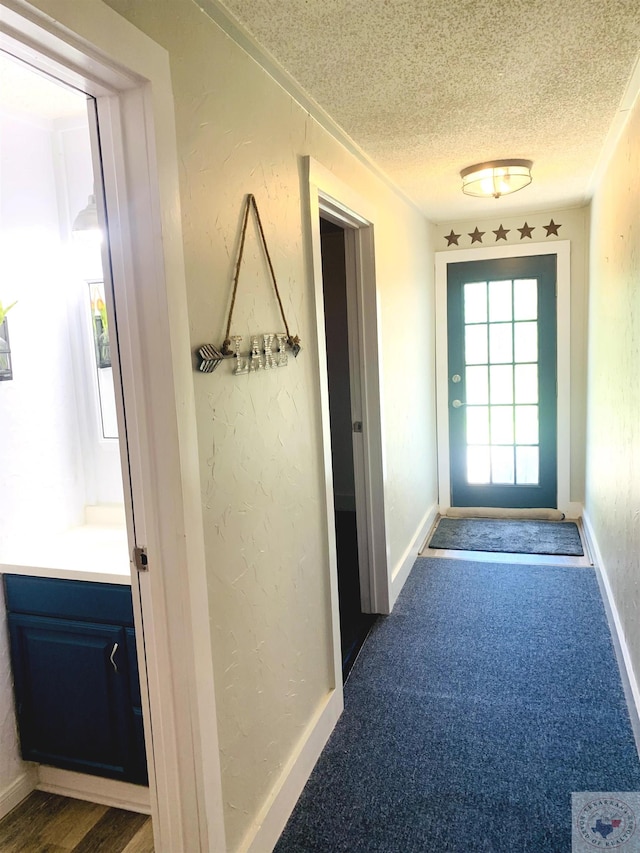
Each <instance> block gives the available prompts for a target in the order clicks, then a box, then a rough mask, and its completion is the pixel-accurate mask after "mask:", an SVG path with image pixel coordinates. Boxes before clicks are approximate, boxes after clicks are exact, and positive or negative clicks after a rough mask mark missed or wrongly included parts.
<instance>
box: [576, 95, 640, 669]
mask: <svg viewBox="0 0 640 853" xmlns="http://www.w3.org/2000/svg"><path fill="white" fill-rule="evenodd" d="M638 140H640V105H639V104H636V108H635V111H634V113H633V114H632V116H631V118H630V120H629V123H628V125H627V127H626V130H625V133H624V135H623V137H622V139H621V140H620V142H619V144H618V146H617V149H616V151H615V153H614V155H613V157H612V160H611V162H610V164H609V167H608V169H607V172H606V173H605V175H604V177H603V180H602V182H601V185H600V187H599V189H598V192H597V193H596V195H595V198H594V200H593V204H592V217H591V258H590V266H591V269H590V298H589V405H588V430H587V501H586V508H587V511H588V513H589V516H590V518H591V521H592V524H593V528H594V531H595V534H596V538H597V541H598V544H599V546H600V550H601V552H602V556H603V560H604V563H605V566H606V570H607V573H608V575H609V579H610V581H611V586H612V589H613V593H614V597H615V600H616V604H617V608H618V611H619V613H620V618H621V620H622V625H623V628H624V632H625V635H626V639H627V643H628V645H629V650H630V652H631V657H632V660H633V663H634V668H635V672H636V677H639V676H640V618H639V615H640V614H639V613H638V609H639V602H640V557H639V555H640V382H639V380H638V377H639V375H640V142H639V141H638Z"/></svg>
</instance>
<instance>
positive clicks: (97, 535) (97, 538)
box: [0, 524, 131, 585]
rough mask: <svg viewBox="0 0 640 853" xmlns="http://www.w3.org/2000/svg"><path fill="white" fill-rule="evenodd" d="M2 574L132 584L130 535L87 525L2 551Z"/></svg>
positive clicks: (0, 563)
mask: <svg viewBox="0 0 640 853" xmlns="http://www.w3.org/2000/svg"><path fill="white" fill-rule="evenodd" d="M0 574H14V575H15V574H18V575H32V576H34V577H50V578H62V579H65V580H87V581H94V582H95V581H98V582H101V583H118V584H125V585H130V584H131V566H130V562H129V547H128V544H127V531H126V530H125V529H124V528H122V527H108V526H101V525H91V524H86V525H83V526H82V527H73V528H71V529H70V530H67V531H65V532H64V533H58V534H55V535H54V536H43V537H41V538H39V539H38V538H36V537H33V541H25V540H24V539H23V540H21V541H20V543H19V545H14V546H11V545H9V546H6V547H5V548H3V549H2V551H0Z"/></svg>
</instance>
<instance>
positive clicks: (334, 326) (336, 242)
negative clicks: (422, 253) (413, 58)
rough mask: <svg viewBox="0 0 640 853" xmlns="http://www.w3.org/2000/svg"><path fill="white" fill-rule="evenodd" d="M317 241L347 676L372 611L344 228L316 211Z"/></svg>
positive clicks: (368, 625)
mask: <svg viewBox="0 0 640 853" xmlns="http://www.w3.org/2000/svg"><path fill="white" fill-rule="evenodd" d="M320 241H321V249H322V279H323V293H324V317H325V333H326V339H327V373H328V381H329V415H330V424H331V456H332V463H333V494H334V506H335V525H336V547H337V558H338V597H339V604H340V637H341V647H342V673H343V677H344V678H345V679H346V677H347V675H348V674H349V671H350V670H351V667H352V666H353V663H354V661H355V659H356V656H357V654H358V652H359V651H360V648H361V647H362V644H363V643H364V641H365V639H366V637H367V634H368V633H369V631H370V630H371V626H372V625H373V623H374V622H375V620H376V618H377V617H376V616H375V615H374V614H371V613H363V612H362V607H361V603H360V566H359V562H358V532H357V517H356V497H355V495H356V489H355V473H354V462H353V421H352V407H351V385H352V383H351V375H350V360H349V320H348V310H347V269H346V255H345V231H344V229H343V228H342V227H340V226H339V225H336V224H335V223H333V222H330V221H329V220H327V219H323V218H322V217H320Z"/></svg>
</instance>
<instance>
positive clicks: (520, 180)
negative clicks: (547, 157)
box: [460, 160, 533, 198]
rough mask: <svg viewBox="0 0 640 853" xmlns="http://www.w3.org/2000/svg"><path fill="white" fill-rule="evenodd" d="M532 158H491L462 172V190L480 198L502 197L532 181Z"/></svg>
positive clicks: (466, 193)
mask: <svg viewBox="0 0 640 853" xmlns="http://www.w3.org/2000/svg"><path fill="white" fill-rule="evenodd" d="M532 166H533V162H532V161H531V160H490V161H489V162H488V163H477V164H476V165H475V166H467V168H466V169H463V170H462V171H461V172H460V177H461V178H462V192H463V193H465V195H475V196H479V197H480V198H490V197H491V196H493V198H500V196H501V195H509V193H515V192H517V191H518V190H521V189H524V187H526V186H528V185H529V184H530V183H531V167H532Z"/></svg>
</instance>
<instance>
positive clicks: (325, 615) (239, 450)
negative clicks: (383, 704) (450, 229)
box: [109, 0, 436, 850]
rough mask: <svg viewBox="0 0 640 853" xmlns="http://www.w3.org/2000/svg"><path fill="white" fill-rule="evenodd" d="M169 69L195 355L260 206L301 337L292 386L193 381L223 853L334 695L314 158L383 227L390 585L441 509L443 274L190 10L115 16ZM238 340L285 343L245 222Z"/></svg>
mask: <svg viewBox="0 0 640 853" xmlns="http://www.w3.org/2000/svg"><path fill="white" fill-rule="evenodd" d="M109 5H110V6H112V7H113V8H114V9H115V10H116V11H119V12H120V13H121V14H123V15H124V16H125V17H126V18H128V19H129V20H131V21H132V22H133V23H134V24H135V25H136V26H138V27H139V28H140V29H142V30H143V31H144V32H146V33H147V34H148V35H149V36H151V38H153V39H154V40H155V41H157V42H159V43H160V44H161V45H163V46H164V47H165V48H166V49H167V50H168V52H169V55H170V60H171V68H172V78H173V87H174V94H175V103H176V117H177V127H178V140H177V141H178V149H179V161H180V169H181V208H182V217H183V218H182V227H183V234H184V249H185V262H186V277H187V282H188V288H189V291H188V298H189V304H190V319H191V330H192V343H193V346H194V347H195V346H197V345H201V344H202V343H204V342H208V341H211V342H214V343H216V344H220V343H221V342H222V338H223V337H224V325H225V316H226V311H227V310H228V304H229V298H230V287H231V278H232V273H233V262H234V257H235V251H236V247H237V241H238V236H239V225H240V215H241V209H242V204H243V200H244V197H245V194H246V193H248V192H253V193H255V195H256V197H257V201H258V205H259V207H260V211H261V214H262V219H263V223H264V227H265V231H266V234H267V239H268V242H269V245H270V248H271V252H272V256H273V260H274V266H275V270H276V274H277V277H278V281H279V283H280V286H281V289H282V294H283V301H284V306H285V310H286V312H287V316H288V318H289V322H290V325H291V328H292V331H294V332H296V333H298V334H299V335H300V336H301V338H302V344H303V350H302V353H301V354H300V356H299V357H298V359H296V360H293V359H292V360H291V364H290V365H289V367H287V368H286V369H281V370H278V371H271V372H269V373H268V374H266V375H251V376H243V377H238V378H236V377H234V376H233V375H232V374H231V372H230V370H231V366H230V365H229V364H223V365H222V366H221V367H220V368H218V370H217V371H216V372H215V373H214V374H212V375H209V376H206V375H195V376H194V381H195V391H196V405H197V419H198V429H199V442H200V460H201V480H202V489H203V494H202V499H203V511H204V522H205V530H206V541H205V547H206V553H207V568H208V580H209V590H210V607H211V612H212V618H213V622H212V631H213V654H214V662H215V675H216V695H217V697H218V709H217V710H218V721H219V737H220V746H221V761H222V774H223V792H224V799H225V809H226V832H227V839H228V844H229V849H230V850H235V849H237V848H239V847H240V846H241V845H242V839H243V838H244V837H249V836H250V834H251V832H252V821H254V820H255V819H256V816H257V814H258V813H259V811H260V809H261V807H262V806H263V805H264V804H265V803H266V802H267V800H268V798H269V796H270V795H271V794H273V793H274V791H275V790H276V788H277V786H278V784H279V781H280V780H281V776H282V774H283V772H286V770H285V768H286V764H287V761H288V760H289V759H290V758H291V756H292V755H293V754H294V752H295V749H296V746H297V744H298V742H299V741H300V739H301V738H302V737H303V734H304V732H305V730H306V728H307V727H308V726H309V725H310V724H311V722H312V721H313V719H314V715H315V714H316V712H317V710H318V709H319V708H320V707H321V706H322V704H323V703H324V701H325V700H326V697H327V695H328V694H329V693H330V691H331V690H332V688H333V672H334V669H333V647H332V631H331V618H332V617H331V612H330V597H329V575H328V572H329V569H328V566H329V555H328V552H327V544H326V542H327V538H326V525H327V519H326V517H325V515H326V512H325V511H324V509H323V493H324V481H323V466H322V452H321V421H320V394H319V380H318V376H319V373H318V357H319V356H318V349H317V342H316V340H315V334H314V329H315V318H314V298H313V287H312V282H311V280H310V276H309V269H310V263H309V260H310V251H311V246H310V242H309V239H308V223H307V222H306V221H305V218H304V217H305V211H306V210H307V209H308V208H307V205H306V203H305V198H306V192H307V190H306V187H305V186H304V185H303V183H302V176H303V175H304V168H303V157H304V156H305V155H312V156H313V157H314V158H316V160H318V161H319V162H320V163H321V164H322V165H324V166H325V167H327V168H328V169H330V170H331V171H333V172H334V173H335V174H336V175H337V176H338V177H339V178H340V179H341V180H342V181H344V182H345V183H347V184H348V185H349V186H351V187H352V188H353V189H354V190H355V191H356V192H357V193H358V194H359V195H360V196H362V197H364V198H366V199H367V203H368V206H369V207H374V208H375V209H376V210H377V214H376V218H375V222H374V229H375V244H376V276H377V284H378V295H379V304H380V330H381V351H380V359H381V362H382V378H383V391H384V394H383V400H384V411H383V418H384V429H385V432H384V436H385V460H386V472H385V474H386V480H385V485H386V491H385V512H386V519H387V536H388V542H389V568H390V571H393V569H394V567H395V566H396V565H397V564H398V563H400V562H401V561H402V560H403V558H404V557H405V556H406V554H405V552H406V549H407V547H408V545H409V543H410V542H411V540H412V538H413V537H415V535H416V533H417V531H418V529H419V528H420V525H421V523H422V522H423V519H424V517H425V514H426V512H427V510H428V509H429V508H430V507H432V506H433V505H434V504H435V501H436V474H435V467H436V466H435V419H434V402H433V401H434V396H435V395H434V389H433V381H434V380H433V376H434V369H433V351H434V346H433V313H432V304H433V273H432V256H431V252H432V244H431V242H430V230H429V228H428V226H427V225H426V223H425V221H424V219H423V218H422V216H420V214H419V213H417V212H416V211H415V210H414V209H413V208H411V207H410V206H408V205H407V203H406V202H404V201H403V200H401V199H400V198H399V197H398V195H397V194H396V193H394V192H393V191H391V190H390V189H389V188H388V187H387V186H386V185H385V184H383V183H382V182H381V181H380V180H379V179H378V178H376V177H374V176H373V174H372V172H371V171H370V170H369V169H368V168H367V167H366V166H364V165H363V164H362V163H360V162H359V161H358V160H356V159H355V158H354V157H353V156H352V155H350V154H348V153H347V152H346V150H345V149H343V148H342V147H341V146H340V145H338V144H337V143H336V142H335V141H334V140H333V139H332V138H331V137H330V136H329V135H328V133H327V132H326V131H325V130H323V129H322V128H321V127H319V125H318V124H317V123H316V122H315V121H313V120H312V119H311V118H310V117H309V116H308V114H307V113H306V112H305V111H304V110H302V109H301V108H299V107H298V106H297V104H296V103H295V102H294V101H293V100H292V98H291V97H290V96H289V95H287V94H286V93H285V92H284V91H283V90H282V89H281V88H280V87H279V86H278V85H276V84H275V83H274V82H273V80H272V79H271V78H270V77H269V76H268V75H267V74H266V73H265V72H264V71H262V70H261V68H260V67H259V66H258V65H257V64H256V62H255V61H254V60H253V59H251V58H249V57H248V56H247V55H246V54H245V53H244V52H243V51H242V50H240V49H239V48H238V47H237V46H236V45H235V44H234V43H233V42H232V41H231V40H230V39H229V38H228V37H227V36H226V35H224V34H223V33H222V31H221V30H220V29H219V28H218V27H217V26H216V25H215V24H213V23H212V22H211V21H210V20H208V18H207V17H206V16H205V15H203V13H202V12H201V11H199V10H198V8H197V7H196V5H195V4H193V3H185V2H183V0H169V2H164V3H162V4H151V3H133V4H132V3H130V2H128V0H110V2H109ZM245 257H246V261H245V266H244V268H243V273H242V276H241V283H240V291H239V296H238V301H237V304H236V313H235V315H234V323H233V327H232V331H233V332H234V333H236V334H243V335H245V341H247V336H248V335H249V334H250V333H259V332H263V331H272V330H277V329H279V328H281V326H282V323H281V321H280V319H279V317H278V313H277V308H276V305H275V303H274V300H273V295H272V292H271V286H270V283H269V279H268V276H267V274H266V268H265V264H264V260H263V258H262V256H261V253H260V250H259V248H258V244H257V241H256V232H255V228H254V225H253V224H251V226H250V229H249V235H248V238H247V248H246V255H245Z"/></svg>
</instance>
